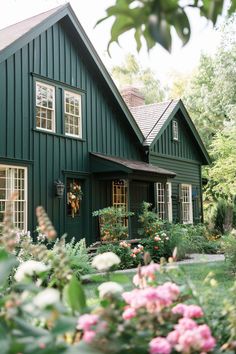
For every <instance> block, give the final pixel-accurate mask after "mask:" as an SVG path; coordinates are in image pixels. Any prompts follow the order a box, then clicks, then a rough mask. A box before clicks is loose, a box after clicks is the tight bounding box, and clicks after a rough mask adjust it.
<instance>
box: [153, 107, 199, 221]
mask: <svg viewBox="0 0 236 354" xmlns="http://www.w3.org/2000/svg"><path fill="white" fill-rule="evenodd" d="M173 119H174V120H176V121H177V122H178V130H179V140H178V141H174V140H173V135H172V121H173ZM173 119H172V120H171V121H170V122H169V124H168V125H167V127H166V129H165V130H164V131H163V133H162V134H161V136H160V137H159V138H158V140H157V141H156V142H155V143H154V144H153V146H152V148H151V151H150V155H149V162H150V163H152V164H155V165H157V166H159V167H162V168H166V169H168V170H170V171H173V172H175V173H176V177H175V178H173V179H170V180H169V182H171V183H172V207H173V221H174V222H180V221H181V210H180V192H179V188H180V185H181V184H191V185H192V194H193V221H194V222H199V221H200V220H202V197H201V190H202V184H201V164H202V158H201V157H200V154H199V152H198V145H197V144H196V142H195V140H194V137H193V135H192V133H191V131H190V129H189V127H188V126H187V124H186V122H185V121H184V119H183V117H182V115H181V112H178V113H177V114H176V115H175V117H174V118H173Z"/></svg>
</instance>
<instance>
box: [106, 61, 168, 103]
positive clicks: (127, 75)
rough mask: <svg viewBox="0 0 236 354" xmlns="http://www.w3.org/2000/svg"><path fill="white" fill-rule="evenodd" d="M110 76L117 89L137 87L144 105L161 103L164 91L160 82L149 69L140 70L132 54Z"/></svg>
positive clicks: (115, 67)
mask: <svg viewBox="0 0 236 354" xmlns="http://www.w3.org/2000/svg"><path fill="white" fill-rule="evenodd" d="M111 75H112V77H113V79H114V81H115V82H116V84H117V86H118V87H119V89H122V88H124V87H125V86H134V87H138V88H139V90H140V91H141V92H142V94H143V95H144V98H145V104H150V103H154V102H160V101H163V99H164V98H165V91H164V89H162V88H161V84H160V81H159V80H158V79H157V78H156V77H155V74H154V72H153V71H152V70H151V69H149V68H145V69H144V68H142V67H141V66H140V65H139V63H138V62H137V60H136V58H135V56H134V55H132V54H128V55H127V56H126V58H125V61H124V63H123V64H122V65H118V66H114V67H113V69H112V71H111Z"/></svg>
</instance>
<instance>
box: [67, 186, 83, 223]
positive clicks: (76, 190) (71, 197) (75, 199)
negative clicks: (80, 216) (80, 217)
mask: <svg viewBox="0 0 236 354" xmlns="http://www.w3.org/2000/svg"><path fill="white" fill-rule="evenodd" d="M82 197H83V192H82V190H81V185H80V184H77V183H76V182H73V183H70V188H69V191H68V193H67V204H69V205H70V207H71V216H72V218H74V217H75V215H76V214H77V213H78V212H79V209H80V201H81V200H82Z"/></svg>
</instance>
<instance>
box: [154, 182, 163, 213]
mask: <svg viewBox="0 0 236 354" xmlns="http://www.w3.org/2000/svg"><path fill="white" fill-rule="evenodd" d="M156 192H157V215H158V218H159V219H161V220H164V219H165V185H164V183H156Z"/></svg>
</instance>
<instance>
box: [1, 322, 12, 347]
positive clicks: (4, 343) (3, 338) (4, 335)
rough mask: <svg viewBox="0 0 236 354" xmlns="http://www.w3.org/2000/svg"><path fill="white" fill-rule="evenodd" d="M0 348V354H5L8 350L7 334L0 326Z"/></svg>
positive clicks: (8, 340)
mask: <svg viewBox="0 0 236 354" xmlns="http://www.w3.org/2000/svg"><path fill="white" fill-rule="evenodd" d="M0 348H1V354H7V353H8V350H9V348H10V339H9V336H8V334H7V331H6V328H4V327H3V326H2V325H1V324H0Z"/></svg>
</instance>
